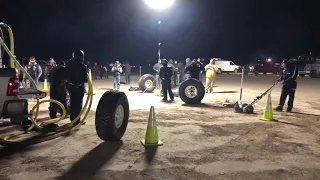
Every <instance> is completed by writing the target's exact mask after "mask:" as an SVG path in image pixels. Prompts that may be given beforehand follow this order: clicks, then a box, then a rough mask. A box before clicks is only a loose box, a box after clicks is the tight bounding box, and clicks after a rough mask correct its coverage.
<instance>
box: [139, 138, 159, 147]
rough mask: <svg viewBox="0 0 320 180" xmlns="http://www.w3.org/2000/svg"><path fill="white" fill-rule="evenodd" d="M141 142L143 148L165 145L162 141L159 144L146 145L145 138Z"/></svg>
mask: <svg viewBox="0 0 320 180" xmlns="http://www.w3.org/2000/svg"><path fill="white" fill-rule="evenodd" d="M140 142H141V144H142V145H143V146H162V145H163V142H162V141H161V140H158V143H157V144H146V139H144V138H143V139H141V140H140Z"/></svg>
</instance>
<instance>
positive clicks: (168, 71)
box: [159, 65, 173, 81]
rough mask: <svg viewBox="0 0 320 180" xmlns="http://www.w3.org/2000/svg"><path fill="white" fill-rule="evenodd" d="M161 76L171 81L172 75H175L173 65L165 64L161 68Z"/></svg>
mask: <svg viewBox="0 0 320 180" xmlns="http://www.w3.org/2000/svg"><path fill="white" fill-rule="evenodd" d="M159 76H160V78H161V79H162V80H166V81H171V77H172V76H173V69H172V67H168V66H167V65H163V67H161V68H160V72H159Z"/></svg>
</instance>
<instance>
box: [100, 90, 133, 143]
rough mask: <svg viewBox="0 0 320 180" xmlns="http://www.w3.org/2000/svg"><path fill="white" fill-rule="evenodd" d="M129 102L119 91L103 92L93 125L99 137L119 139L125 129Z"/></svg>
mask: <svg viewBox="0 0 320 180" xmlns="http://www.w3.org/2000/svg"><path fill="white" fill-rule="evenodd" d="M128 121H129V102H128V98H127V96H126V94H125V93H124V92H120V91H107V92H105V93H104V94H103V95H102V97H101V99H100V101H99V104H98V107H97V111H96V117H95V125H96V131H97V134H98V136H99V138H100V139H102V140H104V141H120V140H121V138H122V136H123V135H124V133H125V132H126V130H127V125H128Z"/></svg>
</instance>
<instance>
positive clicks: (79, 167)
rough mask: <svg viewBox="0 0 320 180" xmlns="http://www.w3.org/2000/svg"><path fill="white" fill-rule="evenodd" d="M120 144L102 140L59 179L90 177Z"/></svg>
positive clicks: (104, 163)
mask: <svg viewBox="0 0 320 180" xmlns="http://www.w3.org/2000/svg"><path fill="white" fill-rule="evenodd" d="M121 146H122V141H120V142H113V143H110V142H103V143H101V144H99V145H98V146H97V147H95V148H94V149H93V150H91V151H90V152H88V153H87V154H86V155H84V156H83V157H82V158H81V159H80V160H79V161H78V162H75V163H74V165H73V166H72V167H71V168H70V169H69V170H68V171H67V172H66V173H65V174H64V175H63V176H62V177H60V178H59V179H65V180H67V179H68V180H69V179H83V178H86V177H87V179H92V177H93V176H94V175H95V174H96V173H97V172H98V171H99V170H100V169H101V168H102V167H103V166H104V165H106V164H107V163H108V162H109V161H110V160H111V159H112V157H113V156H114V155H115V154H116V153H117V152H118V150H119V149H120V147H121Z"/></svg>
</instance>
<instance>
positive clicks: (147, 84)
mask: <svg viewBox="0 0 320 180" xmlns="http://www.w3.org/2000/svg"><path fill="white" fill-rule="evenodd" d="M155 88H156V81H155V77H154V76H153V75H151V74H145V75H143V76H141V78H140V79H139V89H140V90H141V91H143V92H148V93H152V92H153V90H154V89H155Z"/></svg>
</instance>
